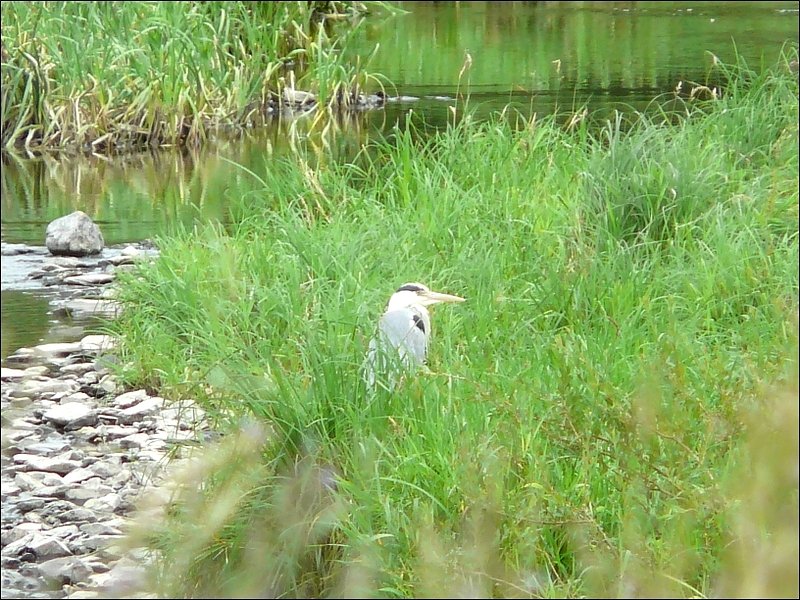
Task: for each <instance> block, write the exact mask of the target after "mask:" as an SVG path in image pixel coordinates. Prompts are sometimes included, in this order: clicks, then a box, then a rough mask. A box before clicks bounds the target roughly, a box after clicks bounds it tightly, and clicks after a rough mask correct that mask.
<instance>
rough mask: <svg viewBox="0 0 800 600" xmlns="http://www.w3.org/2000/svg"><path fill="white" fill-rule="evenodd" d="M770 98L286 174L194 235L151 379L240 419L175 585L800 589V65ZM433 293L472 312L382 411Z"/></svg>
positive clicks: (186, 588)
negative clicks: (387, 333)
mask: <svg viewBox="0 0 800 600" xmlns="http://www.w3.org/2000/svg"><path fill="white" fill-rule="evenodd" d="M745 75H746V73H745ZM742 81H743V80H740V81H739V83H736V84H735V86H734V87H732V88H730V89H728V90H727V91H726V94H725V95H724V96H723V98H722V99H718V100H713V101H703V102H702V103H697V104H689V105H687V111H688V117H687V118H686V119H683V120H680V121H678V122H676V123H672V124H669V123H662V124H654V123H652V122H649V121H647V120H643V121H641V122H639V123H637V124H635V125H633V126H631V127H630V128H627V129H626V130H625V131H619V132H618V131H617V130H616V129H615V127H616V126H615V125H613V124H612V125H611V126H610V127H609V129H608V130H607V131H606V132H604V133H602V134H601V135H596V136H595V135H593V134H592V133H591V132H590V131H589V130H588V129H587V128H586V126H585V125H584V124H583V123H582V122H576V123H575V125H574V127H573V128H572V129H570V130H568V131H567V130H565V128H564V127H561V126H558V125H556V124H555V123H554V121H553V120H540V121H536V122H532V123H530V124H529V126H528V127H526V128H525V129H523V130H521V131H518V132H512V131H511V130H510V128H509V127H508V126H507V125H506V124H502V123H496V122H490V123H484V124H476V123H474V122H471V121H470V120H469V119H463V120H462V122H461V123H460V124H459V125H457V126H455V127H453V128H451V129H449V130H448V131H445V132H442V133H440V134H439V135H437V136H434V137H433V138H431V139H428V140H424V139H415V138H414V136H412V135H411V133H410V132H408V131H402V130H400V131H396V132H395V133H394V135H393V137H392V138H391V139H390V140H387V141H385V142H378V143H377V145H376V148H375V149H374V151H372V152H369V153H364V155H363V156H361V157H359V161H358V163H357V164H348V165H338V164H326V163H324V162H320V164H319V165H318V166H317V168H316V169H314V170H312V169H308V168H306V166H307V165H306V163H305V162H303V161H294V162H293V161H292V160H276V161H274V162H273V163H270V164H269V165H268V167H269V168H264V169H260V170H258V171H257V172H255V174H256V175H257V176H258V177H259V178H260V179H261V180H262V181H263V183H262V185H263V190H262V191H259V192H251V193H248V194H245V195H244V196H242V197H241V198H239V199H238V201H237V202H234V204H233V205H232V217H233V218H232V221H233V223H234V224H233V225H231V226H230V227H229V228H228V229H227V230H226V231H223V230H222V229H221V228H219V227H207V228H203V229H202V230H201V231H198V232H196V233H194V234H189V233H187V234H185V235H182V236H179V237H178V238H175V239H171V240H164V241H163V242H162V244H161V250H162V254H161V258H160V259H159V261H157V262H156V263H155V264H154V265H153V266H152V267H151V268H148V269H147V270H142V271H141V272H139V273H138V274H137V275H138V276H139V277H137V278H133V277H131V278H128V279H126V281H125V285H124V287H123V299H124V300H125V302H126V303H127V304H128V309H127V312H125V313H123V316H122V318H121V320H120V321H119V322H118V323H117V327H118V328H119V330H120V331H121V332H122V333H123V334H124V335H125V344H124V346H123V357H122V358H123V362H124V363H125V364H126V369H127V370H126V371H125V373H124V375H125V376H126V377H128V378H129V379H130V380H131V381H133V382H135V383H136V384H137V385H146V386H151V387H153V388H156V389H161V390H163V393H165V394H166V395H171V396H192V397H197V398H198V399H199V400H200V401H201V402H202V403H203V405H204V407H205V408H206V409H207V410H208V411H209V415H210V417H211V418H212V419H213V420H214V421H215V422H216V423H217V424H218V426H219V427H220V428H222V429H224V430H226V431H229V432H234V433H233V434H231V435H230V437H229V439H228V440H227V441H226V442H225V444H224V445H223V446H222V447H221V448H217V449H214V450H213V451H212V452H211V453H210V455H209V456H208V457H207V458H205V459H204V460H203V461H201V462H200V463H199V466H197V467H196V470H195V471H194V473H193V474H190V475H186V476H185V477H187V478H188V479H187V480H186V481H188V483H187V488H188V489H189V490H190V492H189V493H188V494H186V495H185V496H183V497H182V498H181V499H180V501H179V502H178V503H177V504H176V505H175V507H174V508H173V509H172V512H171V518H170V519H169V520H167V521H166V522H164V523H159V522H154V523H155V529H154V530H153V531H151V532H150V535H149V538H148V539H149V540H150V541H151V542H152V544H153V545H154V546H155V547H157V548H159V549H160V550H161V551H162V553H163V562H161V563H160V569H161V570H160V575H161V577H160V579H159V585H161V586H163V587H162V588H161V589H163V590H164V591H165V594H169V595H172V594H175V595H198V596H200V595H226V596H235V595H236V594H239V593H255V590H258V592H259V593H263V594H264V595H270V596H273V595H286V596H291V595H303V594H310V595H314V596H322V595H334V594H339V595H347V594H348V593H355V591H358V592H364V593H367V592H369V593H370V594H372V595H378V596H422V595H434V594H439V593H442V594H455V593H462V594H466V593H468V592H469V593H473V594H475V595H488V594H494V595H498V596H528V595H538V594H542V595H549V596H559V595H566V596H576V595H581V594H587V595H593V594H598V595H611V596H627V595H633V594H639V595H655V594H669V595H680V596H691V595H697V596H700V595H705V596H708V595H711V594H714V593H717V592H718V591H719V590H724V591H731V590H733V591H736V590H747V591H748V592H751V593H753V594H756V593H758V594H765V595H772V594H776V595H778V594H787V593H794V594H796V593H797V566H796V561H794V563H788V560H789V558H793V557H796V555H797V518H796V514H797V475H796V474H797V455H798V453H797V425H796V423H797V414H796V411H797V406H796V400H795V398H796V393H797V383H796V381H797V380H796V376H795V375H794V373H795V372H796V371H795V367H796V363H797V317H796V312H797V307H798V293H797V292H798V279H797V277H798V231H797V207H798V186H797V177H798V176H797V173H798V157H797V141H798V140H797V137H798V130H797V117H796V115H797V79H796V78H795V77H794V76H791V75H788V74H787V72H785V71H782V70H778V71H776V72H770V73H766V74H764V75H761V76H758V77H753V78H752V81H749V83H747V84H745V83H743V82H742ZM413 280H422V281H425V282H426V283H429V284H431V286H433V287H436V288H437V289H442V290H445V291H448V292H451V293H456V294H459V295H461V296H464V297H466V298H467V302H466V303H464V304H463V305H459V306H457V307H439V308H437V310H436V312H435V315H434V334H433V335H434V338H433V339H434V342H433V345H432V349H431V355H430V365H429V366H430V368H431V371H432V373H431V374H428V375H424V376H421V377H419V378H418V379H412V380H409V381H408V382H407V384H406V385H405V386H404V387H402V389H400V390H398V391H397V392H396V393H393V394H389V393H379V394H378V395H377V396H375V397H372V398H371V397H369V396H368V395H367V394H366V391H365V389H364V384H363V382H362V380H361V379H360V377H359V367H360V365H361V361H362V358H363V355H364V350H365V348H366V345H367V341H368V339H369V336H370V335H371V334H372V332H373V327H374V323H375V322H376V320H377V317H378V315H379V313H380V310H381V308H382V306H383V304H384V302H385V301H386V297H387V296H388V294H389V293H390V292H391V291H392V290H393V289H394V288H395V287H396V286H397V285H399V284H400V283H403V282H405V281H413ZM245 419H255V420H257V421H260V422H266V423H269V424H270V427H271V428H272V429H271V431H270V434H269V435H267V436H266V441H265V442H263V443H261V442H258V443H251V445H250V446H249V448H250V449H249V450H247V451H245V452H244V453H237V452H235V451H234V448H235V446H236V444H240V445H242V444H245V441H242V440H239V438H238V437H237V435H236V434H235V432H236V430H237V429H238V428H239V423H241V422H243V420H245ZM247 439H250V438H247ZM237 440H239V441H237ZM764 440H769V441H770V442H771V445H769V446H767V445H765V444H766V442H764ZM297 462H299V464H300V466H295V465H296V463H297ZM328 466H330V467H331V468H332V469H334V471H335V472H336V473H337V474H338V479H337V489H336V491H335V492H333V493H330V492H328V491H326V490H324V489H323V487H322V486H321V485H320V484H319V481H320V475H319V472H318V470H319V469H327V468H328ZM298 473H299V474H300V475H298ZM198 482H200V483H198ZM748 484H750V485H748ZM198 485H199V486H200V492H199V493H196V492H195V490H196V489H197V486H198ZM787 511H788V514H787ZM792 511H793V512H792ZM151 524H153V522H151ZM751 555H755V556H756V557H757V558H758V559H759V560H757V561H753V562H752V563H751V564H750V565H749V567H750V568H749V570H748V571H744V570H742V569H740V568H739V566H740V565H741V564H742V563H743V561H744V560H745V557H749V556H751ZM787 557H789V558H787ZM784 561H786V562H784ZM768 574H772V575H773V576H771V577H767V576H766V575H768ZM237 584H241V585H242V586H243V587H242V588H238V587H237ZM348 586H351V587H348ZM465 590H466V591H465ZM695 590H696V591H695Z"/></svg>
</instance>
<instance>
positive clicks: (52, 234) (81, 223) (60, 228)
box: [45, 210, 105, 256]
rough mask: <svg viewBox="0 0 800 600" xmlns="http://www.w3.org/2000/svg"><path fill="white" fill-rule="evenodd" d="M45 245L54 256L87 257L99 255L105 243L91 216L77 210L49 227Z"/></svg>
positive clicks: (53, 222)
mask: <svg viewBox="0 0 800 600" xmlns="http://www.w3.org/2000/svg"><path fill="white" fill-rule="evenodd" d="M45 244H46V245H47V249H48V250H50V253H51V254H53V255H57V256H87V255H91V254H99V253H100V252H101V251H102V250H103V246H105V241H104V240H103V234H102V233H101V232H100V228H99V227H98V226H97V225H95V223H94V222H93V221H92V219H91V218H89V215H87V214H86V213H84V212H83V211H80V210H77V211H75V212H73V213H72V214H69V215H67V216H64V217H60V218H58V219H56V220H55V221H52V222H51V223H50V224H49V225H48V226H47V232H46V239H45Z"/></svg>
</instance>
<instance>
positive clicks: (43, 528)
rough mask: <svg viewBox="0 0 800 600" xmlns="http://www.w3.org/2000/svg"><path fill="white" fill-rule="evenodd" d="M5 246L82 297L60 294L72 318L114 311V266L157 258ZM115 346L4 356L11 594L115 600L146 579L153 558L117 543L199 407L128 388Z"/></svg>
mask: <svg viewBox="0 0 800 600" xmlns="http://www.w3.org/2000/svg"><path fill="white" fill-rule="evenodd" d="M2 252H3V255H4V257H6V256H9V257H11V260H13V257H14V256H17V255H19V256H25V257H34V258H35V259H36V260H35V261H32V262H34V264H35V265H36V266H35V267H34V268H35V269H36V271H37V273H35V274H34V276H36V277H40V280H41V281H42V282H44V281H45V279H47V281H48V282H49V283H50V284H52V285H54V286H60V287H59V289H60V290H70V289H71V290H73V291H74V290H79V293H82V294H84V297H75V296H74V294H73V296H72V297H66V298H65V297H63V295H62V297H61V298H60V299H59V300H57V301H55V302H53V304H52V305H53V307H54V310H56V311H57V310H64V311H65V312H69V313H70V314H73V316H74V315H75V314H76V313H81V314H82V315H84V316H85V315H87V314H93V315H98V314H99V315H103V316H115V315H116V314H118V311H119V305H118V304H117V303H116V302H115V301H114V300H113V297H114V294H113V292H112V291H110V290H109V288H107V287H105V288H104V287H103V286H107V284H108V282H111V281H112V280H113V279H114V277H113V269H114V268H116V267H118V266H124V265H130V264H131V263H133V262H136V261H138V260H143V259H148V258H151V257H153V256H154V255H155V254H154V252H152V251H151V250H143V249H140V248H136V247H129V248H125V249H124V250H122V251H119V250H116V251H111V249H109V248H106V249H104V250H103V251H102V253H101V254H100V255H99V256H97V257H86V258H81V259H78V258H74V257H53V256H49V255H47V254H46V250H45V251H41V250H40V249H36V248H32V247H23V246H19V245H15V246H12V245H9V244H5V243H3V245H2ZM5 261H6V258H4V266H5ZM105 269H109V271H106V270H105ZM60 293H62V294H66V292H60ZM87 294H88V295H91V296H92V297H86V296H85V295H87ZM79 335H81V332H80V331H78V332H76V336H79ZM113 350H114V339H113V338H111V337H109V336H105V335H83V337H81V338H80V339H79V340H78V341H75V342H58V343H46V344H41V345H39V346H36V347H33V348H21V349H19V350H18V351H16V352H15V353H14V354H13V355H11V356H9V357H7V358H5V359H4V361H3V367H2V380H3V391H2V410H3V415H4V424H3V444H4V452H7V455H8V456H9V457H10V460H5V459H4V461H3V465H2V498H3V511H2V527H1V528H0V531H1V532H2V550H1V551H0V554H1V556H2V579H3V597H4V598H5V597H7V596H8V597H26V598H65V597H69V598H106V597H119V595H121V594H123V595H124V594H127V593H128V592H129V591H130V590H135V589H139V588H140V586H141V583H142V581H143V576H144V567H145V565H146V562H147V561H146V559H145V558H144V556H143V554H142V553H137V551H136V550H135V549H134V550H129V549H127V548H124V547H123V546H121V545H120V542H121V540H122V539H123V536H124V533H125V531H126V527H127V524H128V522H129V520H130V518H131V517H132V516H133V513H132V511H134V510H135V507H136V505H137V502H138V500H139V498H140V496H141V495H142V494H143V493H145V492H147V493H148V494H154V493H155V494H156V495H158V494H157V492H158V490H159V489H160V488H159V487H158V485H159V482H160V481H162V480H163V471H164V469H163V467H164V465H165V464H166V463H167V451H168V450H170V446H169V444H168V442H167V440H168V439H172V438H177V437H178V436H177V433H181V434H183V437H185V438H191V437H193V435H194V434H193V433H192V430H193V428H194V427H195V425H196V424H198V423H200V422H201V421H202V419H203V412H202V411H201V410H200V409H198V408H197V407H196V406H194V405H193V404H191V403H190V404H189V406H188V407H178V406H177V405H166V404H165V401H164V399H163V398H160V397H157V396H151V395H149V394H147V392H146V391H145V390H130V391H128V390H123V389H121V386H120V384H119V382H118V381H117V380H116V378H115V376H114V374H113V373H112V372H111V371H110V370H109V369H108V364H109V362H108V359H107V358H101V355H105V356H108V353H109V352H113ZM112 358H113V357H112ZM181 427H183V429H181ZM179 430H180V431H179ZM163 495H164V496H165V497H169V494H167V493H166V492H165V493H164V494H163ZM131 593H133V592H131Z"/></svg>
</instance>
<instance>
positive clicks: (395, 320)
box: [364, 283, 464, 389]
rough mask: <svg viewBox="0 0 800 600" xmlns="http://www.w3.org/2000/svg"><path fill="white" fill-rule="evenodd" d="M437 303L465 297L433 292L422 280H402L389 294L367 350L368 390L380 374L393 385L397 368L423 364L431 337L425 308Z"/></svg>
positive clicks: (427, 313) (429, 321) (416, 366)
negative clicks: (393, 291)
mask: <svg viewBox="0 0 800 600" xmlns="http://www.w3.org/2000/svg"><path fill="white" fill-rule="evenodd" d="M440 302H464V298H461V297H459V296H452V295H450V294H443V293H441V292H433V291H431V290H430V289H428V287H427V286H425V285H422V284H421V283H405V284H403V285H401V286H400V287H399V288H398V289H397V291H396V292H395V293H394V294H392V296H391V298H389V304H388V305H387V306H386V312H384V313H383V316H382V317H381V318H380V321H379V322H378V332H377V334H376V336H375V337H374V338H372V340H371V341H370V343H369V349H368V351H367V360H366V365H365V373H364V378H365V380H366V382H367V385H368V386H369V387H370V388H371V389H374V387H375V381H376V377H378V376H379V375H384V376H386V377H387V380H388V383H389V385H390V386H392V387H393V386H394V384H395V383H396V379H397V375H398V374H399V373H398V370H401V371H402V370H409V369H415V368H419V367H422V366H424V364H425V359H426V357H427V354H428V343H429V342H430V337H431V315H430V312H428V307H429V306H432V305H433V304H439V303H440Z"/></svg>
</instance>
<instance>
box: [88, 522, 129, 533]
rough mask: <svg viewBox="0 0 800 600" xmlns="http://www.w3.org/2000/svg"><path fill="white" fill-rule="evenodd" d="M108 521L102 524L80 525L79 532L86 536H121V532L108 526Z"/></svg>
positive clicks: (112, 526)
mask: <svg viewBox="0 0 800 600" xmlns="http://www.w3.org/2000/svg"><path fill="white" fill-rule="evenodd" d="M110 523H111V522H110V521H106V522H103V523H86V524H84V525H81V527H80V530H81V532H82V533H85V534H86V535H90V536H95V535H122V530H121V529H119V528H118V527H115V526H114V525H110Z"/></svg>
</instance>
